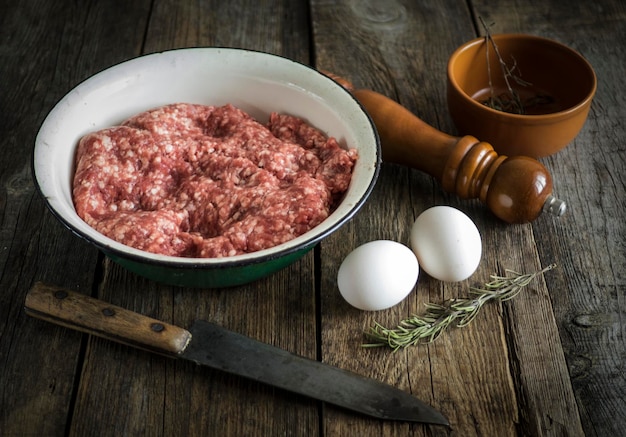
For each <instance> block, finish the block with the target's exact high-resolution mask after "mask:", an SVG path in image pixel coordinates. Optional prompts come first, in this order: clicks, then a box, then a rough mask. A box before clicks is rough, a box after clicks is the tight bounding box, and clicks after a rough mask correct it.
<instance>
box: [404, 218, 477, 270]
mask: <svg viewBox="0 0 626 437" xmlns="http://www.w3.org/2000/svg"><path fill="white" fill-rule="evenodd" d="M411 247H412V249H413V251H414V252H415V255H416V256H417V259H418V261H419V264H420V267H421V268H422V270H424V271H425V272H426V273H428V274H429V275H430V276H432V277H433V278H436V279H439V280H441V281H450V282H456V281H462V280H464V279H467V278H469V277H470V276H471V275H472V273H474V272H475V271H476V268H478V264H480V259H481V256H482V241H481V238H480V232H478V228H477V227H476V225H475V224H474V222H473V221H472V219H470V218H469V217H468V216H467V215H465V214H464V213H463V212H461V211H459V210H458V209H456V208H452V207H450V206H434V207H432V208H429V209H427V210H426V211H424V212H423V213H422V214H420V215H419V217H417V219H416V220H415V223H413V227H412V229H411Z"/></svg>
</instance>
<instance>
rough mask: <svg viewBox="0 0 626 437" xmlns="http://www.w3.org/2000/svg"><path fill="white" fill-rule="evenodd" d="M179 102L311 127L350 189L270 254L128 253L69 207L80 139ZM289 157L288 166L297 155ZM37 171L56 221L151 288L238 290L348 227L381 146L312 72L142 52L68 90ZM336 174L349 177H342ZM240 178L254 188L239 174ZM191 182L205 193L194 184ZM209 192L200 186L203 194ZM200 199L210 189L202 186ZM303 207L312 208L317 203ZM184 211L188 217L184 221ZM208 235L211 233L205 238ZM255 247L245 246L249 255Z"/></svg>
mask: <svg viewBox="0 0 626 437" xmlns="http://www.w3.org/2000/svg"><path fill="white" fill-rule="evenodd" d="M181 102H184V103H181ZM181 104H182V105H183V106H182V107H184V108H187V109H189V108H195V109H200V108H212V109H210V111H218V112H219V111H234V112H233V114H235V113H236V114H239V116H241V115H242V114H246V117H248V116H249V119H248V118H245V120H243V119H242V120H243V121H245V122H246V123H250V124H252V122H251V121H250V120H255V123H257V122H258V123H259V124H265V121H267V125H271V124H272V122H270V121H269V120H270V118H272V117H273V119H274V125H275V126H283V125H285V124H287V125H288V124H289V123H295V122H297V123H301V124H302V126H307V127H310V128H311V129H314V130H315V131H316V132H317V133H316V134H315V135H318V137H319V135H321V136H322V137H324V138H326V139H327V140H328V139H332V141H334V142H336V145H337V146H338V148H339V149H340V151H341V153H340V154H338V155H337V156H340V155H341V159H340V160H339V161H341V160H345V159H346V157H348V158H350V157H351V158H350V160H351V161H352V165H353V168H352V169H351V175H350V178H349V182H348V183H347V187H344V188H346V189H345V190H344V191H342V190H340V189H335V188H327V189H326V190H327V193H330V194H326V198H324V196H321V197H319V198H318V199H317V200H315V202H322V203H327V204H328V205H329V209H328V211H327V212H326V213H324V212H322V215H320V216H318V217H314V218H313V219H312V221H311V223H313V224H314V226H312V227H311V229H310V230H304V231H303V232H302V233H297V234H294V235H290V236H289V237H288V238H287V237H286V233H285V234H284V235H283V236H282V237H276V241H275V243H276V245H274V246H273V247H271V248H265V247H263V246H262V245H259V246H257V247H256V250H252V251H245V250H240V249H239V248H234V247H230V246H228V245H226V246H224V248H223V249H224V250H222V251H221V252H219V254H218V255H219V256H217V257H214V256H210V257H207V258H204V257H202V255H200V254H199V252H197V250H198V247H200V246H193V245H191V246H187V247H188V248H189V247H191V249H189V250H188V252H187V253H185V254H183V255H187V256H179V255H180V253H179V254H172V253H165V254H153V253H149V252H147V251H145V250H142V249H138V248H133V247H129V246H127V245H125V244H123V243H120V242H119V241H116V240H115V239H114V238H110V237H107V236H105V235H103V234H102V233H101V232H98V231H96V230H95V229H94V228H92V227H91V226H90V225H89V224H88V223H87V222H86V221H85V220H83V219H82V218H81V217H80V216H79V215H78V213H77V209H76V207H75V205H74V201H73V192H72V191H73V187H72V181H73V176H74V173H75V171H76V170H77V167H76V165H75V158H76V153H77V147H78V144H79V142H80V140H81V138H83V137H85V136H88V135H89V134H90V133H93V132H97V131H100V130H103V129H109V128H111V127H113V126H120V125H122V124H123V122H124V121H125V120H129V119H132V117H133V116H136V115H137V114H141V113H148V112H149V111H151V110H157V109H158V108H161V110H163V108H169V109H172V108H177V107H178V108H179V109H180V108H181V107H180V106H177V105H181ZM239 111H241V112H239ZM218 112H216V114H217V113H218ZM272 114H273V115H272ZM246 120H247V121H246ZM244 124H245V123H244ZM255 126H256V125H255ZM256 127H258V126H256ZM284 132H285V133H286V135H292V138H290V139H289V142H290V143H293V142H294V141H293V139H294V138H293V129H292V130H291V131H290V130H289V128H285V129H284ZM309 152H311V151H310V150H307V149H306V148H305V149H303V150H302V151H298V152H297V153H298V154H299V155H298V156H299V157H300V158H301V159H300V161H299V162H298V166H305V165H304V163H306V161H307V159H313V158H315V159H319V156H318V155H315V153H317V152H315V153H312V154H311V153H309ZM285 156H290V158H288V159H292V160H293V159H294V156H296V155H293V154H291V155H290V154H288V155H285ZM230 158H232V157H230ZM230 158H229V159H230ZM286 159H287V158H286ZM315 159H313V161H315ZM291 164H293V162H292V163H291ZM291 164H289V165H287V167H286V169H285V168H283V170H280V169H278V168H277V169H276V171H278V172H279V173H280V171H283V172H285V171H289V170H290V169H291V168H292V167H293V166H292V165H291ZM344 164H345V162H344ZM33 165H34V173H35V178H36V182H37V186H38V188H39V190H40V192H41V194H42V196H43V198H44V199H45V201H46V203H47V206H48V207H49V209H50V210H51V211H52V212H53V213H54V215H55V216H56V217H57V218H59V219H60V220H61V221H62V222H63V223H64V224H65V225H66V226H67V227H69V228H70V229H71V230H72V231H73V232H74V233H76V234H77V235H79V236H81V237H83V238H85V239H87V240H88V241H89V242H91V243H93V244H94V245H95V246H96V247H98V248H99V249H100V250H102V251H103V252H104V253H105V254H106V255H108V256H109V257H111V258H112V259H113V260H115V261H117V262H119V263H120V264H122V265H124V266H125V267H126V268H128V269H130V270H132V271H134V272H136V273H139V274H142V275H144V276H147V277H149V278H151V279H154V280H157V281H161V282H166V283H170V284H174V285H184V286H196V287H206V288H213V287H222V286H230V285H238V284H242V283H246V282H250V281H252V280H256V279H258V278H260V277H263V276H267V275H269V274H271V273H273V272H275V271H276V270H278V269H280V268H283V267H285V266H286V265H288V264H289V263H291V262H293V261H295V260H297V259H298V258H299V257H301V256H302V255H303V254H304V253H306V251H308V250H309V249H310V248H311V247H313V246H314V245H315V244H316V243H317V242H319V241H320V240H321V239H323V238H324V237H325V236H327V235H328V234H329V233H331V232H334V231H335V230H337V229H338V228H339V227H341V226H342V225H343V224H344V223H345V222H346V221H348V220H349V219H350V218H351V217H352V216H353V215H354V214H355V213H356V212H357V211H358V210H359V209H360V207H361V206H362V205H363V203H364V202H365V200H366V199H367V197H368V195H369V194H370V192H371V190H372V188H373V186H374V183H375V180H376V177H377V174H378V170H379V166H380V144H379V141H378V137H377V134H376V130H375V128H374V126H373V124H372V122H371V120H370V118H369V117H368V116H367V114H366V113H365V112H364V110H363V109H362V108H361V106H360V105H359V104H358V102H357V101H356V100H355V99H354V98H353V97H352V96H351V95H350V94H349V93H348V92H347V91H346V90H345V89H343V88H342V87H341V86H340V85H339V84H337V83H335V82H334V81H333V80H332V79H329V78H328V77H326V76H324V75H323V74H321V73H319V72H317V71H315V70H314V69H312V68H310V67H307V66H305V65H303V64H300V63H297V62H294V61H291V60H289V59H286V58H282V57H279V56H275V55H270V54H266V53H260V52H254V51H248V50H240V49H222V48H201V49H180V50H172V51H169V52H164V53H158V54H153V55H147V56H144V57H140V58H136V59H133V60H131V61H127V62H124V63H122V64H119V65H117V66H114V67H111V68H109V69H107V70H105V71H103V72H101V73H99V74H97V75H95V76H93V77H92V78H90V79H88V80H87V81H85V82H83V83H82V84H80V85H79V86H78V87H76V88H75V89H74V90H72V91H71V92H69V93H68V94H67V95H66V96H65V97H64V98H63V99H62V100H61V101H60V102H59V103H58V104H57V105H56V106H55V108H53V110H52V111H51V112H50V114H49V115H48V117H47V118H46V120H45V121H44V123H43V125H42V127H41V129H40V132H39V134H38V136H37V140H36V144H35V153H34V161H33ZM217 167H218V168H219V167H220V166H219V165H218V166H217ZM298 168H299V167H298ZM335 168H336V167H332V166H330V165H329V166H328V167H327V170H328V169H331V170H329V171H327V175H334V174H338V173H337V172H336V171H335V170H334V169H335ZM323 173H324V171H323V170H320V171H319V174H323ZM127 176H128V175H127ZM279 176H280V175H279ZM248 177H250V178H260V179H263V178H270V179H271V178H277V176H276V174H273V175H271V177H270V175H268V174H265V173H263V174H258V175H255V176H252V173H250V174H249V175H248ZM342 177H343V178H344V180H345V175H344V176H342ZM114 179H115V178H113V179H111V180H114ZM292 179H293V180H295V179H294V178H292ZM330 179H332V177H330ZM338 179H341V177H340V178H338ZM243 180H244V182H248V183H251V181H246V180H245V177H243ZM268 181H269V179H268V180H263V181H261V182H260V183H268ZM305 181H306V183H304V182H305ZM163 182H166V181H165V180H163ZM204 182H207V181H204ZM231 182H232V181H231ZM257 182H258V181H257ZM310 182H311V181H310V180H305V179H303V180H302V181H300V182H298V183H300V184H303V186H301V187H300V192H301V193H304V192H306V193H308V190H309V189H312V188H311V187H315V186H318V182H319V181H317V182H316V181H313V182H312V183H310ZM188 183H189V184H191V183H196V184H198V186H199V187H201V186H202V184H200V183H199V180H195V181H194V180H191V181H189V182H188ZM251 184H252V183H251ZM339 185H341V183H339ZM207 187H208V186H207V185H206V184H205V185H204V188H205V189H206V188H207ZM336 188H337V187H336ZM294 189H295V188H294ZM147 192H150V191H146V192H144V195H145V193H147ZM198 192H200V193H202V192H206V190H205V191H203V190H202V189H199V190H198ZM189 193H192V191H189ZM277 195H278V194H277ZM246 196H247V195H246ZM246 196H244V197H242V198H241V200H243V201H244V202H246V201H250V199H253V198H254V197H253V196H248V197H246ZM148 197H149V196H148ZM322 198H324V199H323V200H322ZM155 199H156V198H154V199H149V198H147V197H146V198H145V199H144V201H145V202H147V203H150V202H151V201H157V200H155ZM246 199H248V200H246ZM179 200H180V199H179ZM157 202H158V201H157ZM270 203H271V202H270ZM156 206H158V205H156ZM118 207H119V205H118ZM255 207H259V205H256V206H255ZM309 209H310V210H318V208H317V207H315V206H314V205H311V206H310V208H309ZM153 210H159V208H158V207H155V208H153ZM304 210H305V209H303V210H302V211H304ZM190 212H192V211H190V210H188V211H187V212H186V213H185V214H189V213H190ZM214 213H215V211H214ZM206 214H208V212H207V211H205V216H206ZM209 215H210V214H209ZM303 215H307V214H303ZM192 216H193V214H191V215H189V216H187V217H184V218H183V221H185V220H193V217H192ZM196 218H197V217H196ZM281 226H283V225H281ZM210 232H212V231H207V233H206V235H209V234H210ZM272 233H275V232H273V231H272ZM206 235H205V236H206ZM195 236H197V235H196V234H194V238H195ZM281 238H283V239H284V241H283V240H281ZM235 240H236V239H235ZM260 240H262V239H260ZM229 244H230V243H229ZM255 244H256V243H254V242H252V243H251V242H249V241H247V242H246V245H248V246H252V248H253V249H255V246H254V245H255ZM211 250H213V249H211ZM207 254H208V253H207ZM205 255H206V254H205ZM213 255H216V253H214V254H213ZM68 256H71V254H70V255H68Z"/></svg>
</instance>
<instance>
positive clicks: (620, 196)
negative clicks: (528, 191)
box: [474, 1, 626, 436]
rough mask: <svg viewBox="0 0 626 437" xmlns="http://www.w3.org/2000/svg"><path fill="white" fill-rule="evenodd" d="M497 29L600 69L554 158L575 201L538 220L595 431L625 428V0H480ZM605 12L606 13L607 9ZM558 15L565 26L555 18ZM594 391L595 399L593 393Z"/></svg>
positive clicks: (558, 183)
mask: <svg viewBox="0 0 626 437" xmlns="http://www.w3.org/2000/svg"><path fill="white" fill-rule="evenodd" d="M474 6H475V13H476V15H482V16H485V17H486V21H487V22H490V23H494V24H493V29H492V30H493V31H497V32H524V33H534V34H539V35H542V36H546V37H548V38H553V39H555V40H557V41H560V42H562V43H564V44H566V45H568V46H570V47H572V48H573V49H575V50H577V51H579V52H580V53H581V54H582V55H583V56H585V57H586V58H587V60H588V61H589V62H590V63H591V65H592V66H593V67H594V69H595V71H596V75H597V77H598V90H597V93H596V97H595V99H594V101H593V103H592V107H591V113H592V115H591V116H590V118H589V120H588V121H587V123H586V124H585V126H584V127H583V130H582V131H581V132H580V134H579V135H578V137H577V138H576V139H575V140H574V141H573V142H572V143H571V144H570V145H569V146H568V147H567V148H566V149H564V150H563V151H561V152H560V153H558V154H556V155H554V156H551V157H549V158H546V159H545V160H544V162H545V164H546V166H548V167H549V168H550V169H551V172H552V175H553V178H554V184H555V190H556V192H557V193H558V195H559V196H560V197H561V198H563V199H565V200H566V201H567V202H568V207H569V211H568V213H567V214H566V215H565V216H564V217H563V218H562V220H559V221H558V222H554V223H552V222H549V221H548V222H538V223H536V224H534V225H533V234H534V235H535V242H536V245H537V251H538V253H539V255H540V258H541V260H542V262H544V263H549V262H553V261H554V262H557V263H559V265H560V266H561V268H560V269H559V270H558V271H555V272H554V274H551V275H548V276H547V277H546V284H547V287H548V290H549V291H550V294H549V296H550V299H551V302H552V307H553V309H554V313H555V317H556V320H557V327H558V331H559V334H560V337H561V341H562V344H563V350H564V354H565V358H566V362H567V365H568V369H569V374H570V376H571V383H572V385H573V390H574V392H575V394H576V397H577V401H578V402H577V405H578V407H579V411H580V415H581V418H582V423H583V427H584V430H585V433H586V434H587V435H601V436H610V435H621V434H623V429H624V421H625V420H626V379H625V377H624V373H623V371H622V369H623V365H624V362H626V348H625V347H624V345H625V340H624V339H625V337H624V334H625V332H624V326H623V323H621V322H620V320H623V316H624V314H625V312H626V301H625V293H626V276H625V272H626V229H625V227H624V219H625V218H626V214H625V211H626V179H625V178H624V163H625V162H626V156H625V151H626V148H625V146H624V144H623V142H622V141H620V140H619V138H623V136H624V134H625V133H626V132H625V130H626V125H625V124H624V123H623V122H621V121H618V120H623V119H624V117H626V106H625V104H626V101H625V99H626V96H625V95H624V93H623V91H622V86H621V82H622V73H621V72H622V71H623V68H624V67H623V61H622V59H623V57H624V56H626V46H625V44H624V43H623V41H626V22H625V18H626V6H625V5H624V3H623V2H619V1H601V2H575V3H566V2H565V3H564V2H558V1H554V2H539V1H531V2H501V3H499V4H497V5H494V4H493V3H492V2H483V1H476V2H474ZM600 13H602V14H603V16H604V17H605V18H601V17H600V16H599V14H600ZM555 22H558V25H557V24H555ZM589 399H594V401H592V402H589Z"/></svg>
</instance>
